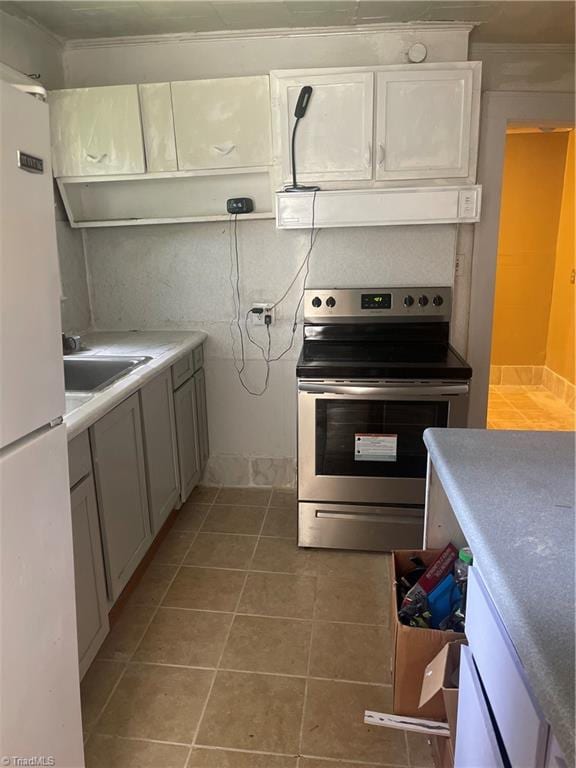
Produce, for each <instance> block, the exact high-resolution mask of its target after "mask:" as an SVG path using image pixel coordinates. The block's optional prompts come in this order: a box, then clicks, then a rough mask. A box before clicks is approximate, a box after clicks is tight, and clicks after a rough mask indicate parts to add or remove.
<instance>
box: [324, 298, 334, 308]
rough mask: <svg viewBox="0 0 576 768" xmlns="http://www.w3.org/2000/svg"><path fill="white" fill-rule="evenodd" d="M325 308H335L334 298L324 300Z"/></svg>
mask: <svg viewBox="0 0 576 768" xmlns="http://www.w3.org/2000/svg"><path fill="white" fill-rule="evenodd" d="M326 306H327V307H330V309H332V307H335V306H336V299H335V298H334V296H328V298H327V299H326Z"/></svg>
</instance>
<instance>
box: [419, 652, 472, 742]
mask: <svg viewBox="0 0 576 768" xmlns="http://www.w3.org/2000/svg"><path fill="white" fill-rule="evenodd" d="M465 644H466V643H465V641H463V640H455V641H453V642H451V643H448V644H447V645H445V646H444V648H442V650H441V651H440V653H438V654H437V655H436V656H435V657H434V658H433V659H432V661H431V662H430V664H428V666H427V667H426V669H425V671H424V679H423V680H422V689H421V692H420V708H421V709H422V708H423V707H425V706H426V704H428V703H434V705H438V707H442V706H443V707H444V715H445V717H444V719H445V720H447V721H448V725H449V726H450V733H451V734H452V736H455V735H456V719H457V715H458V679H459V675H460V649H461V648H462V646H463V645H465Z"/></svg>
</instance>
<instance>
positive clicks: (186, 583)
mask: <svg viewBox="0 0 576 768" xmlns="http://www.w3.org/2000/svg"><path fill="white" fill-rule="evenodd" d="M244 579H245V574H244V573H242V571H225V570H219V569H212V568H191V567H188V566H182V568H181V569H180V571H179V572H178V575H177V576H176V578H175V579H174V582H173V584H172V586H171V587H170V589H169V590H168V593H167V595H166V597H165V598H164V602H163V605H164V606H168V607H172V608H196V609H197V610H201V611H202V610H204V611H233V610H234V609H235V608H236V603H237V602H238V597H239V595H240V592H241V590H242V587H243V585H244Z"/></svg>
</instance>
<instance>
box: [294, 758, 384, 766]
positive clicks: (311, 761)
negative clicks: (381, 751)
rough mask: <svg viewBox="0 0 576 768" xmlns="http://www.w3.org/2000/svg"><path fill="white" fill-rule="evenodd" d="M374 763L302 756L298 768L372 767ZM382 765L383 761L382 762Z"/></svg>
mask: <svg viewBox="0 0 576 768" xmlns="http://www.w3.org/2000/svg"><path fill="white" fill-rule="evenodd" d="M371 765H374V763H368V764H366V763H350V762H349V761H348V760H346V761H344V762H343V761H342V760H338V761H337V762H334V761H333V760H322V758H321V757H301V758H300V763H299V764H298V768H370V766H371ZM380 765H381V763H380Z"/></svg>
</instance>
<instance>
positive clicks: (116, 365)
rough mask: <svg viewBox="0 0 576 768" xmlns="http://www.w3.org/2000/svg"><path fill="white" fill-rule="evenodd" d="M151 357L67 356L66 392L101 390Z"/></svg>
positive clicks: (65, 365) (65, 361)
mask: <svg viewBox="0 0 576 768" xmlns="http://www.w3.org/2000/svg"><path fill="white" fill-rule="evenodd" d="M151 359H152V358H151V357H105V356H103V355H102V356H98V357H84V356H79V357H65V358H64V389H65V390H66V392H101V391H102V390H103V389H106V387H109V386H110V385H111V384H114V382H115V381H118V379H121V378H122V377H123V376H126V375H127V374H129V373H131V372H132V371H133V370H134V369H135V368H138V367H139V366H140V365H144V364H145V363H147V362H148V361H149V360H151Z"/></svg>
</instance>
